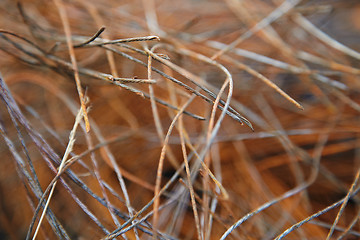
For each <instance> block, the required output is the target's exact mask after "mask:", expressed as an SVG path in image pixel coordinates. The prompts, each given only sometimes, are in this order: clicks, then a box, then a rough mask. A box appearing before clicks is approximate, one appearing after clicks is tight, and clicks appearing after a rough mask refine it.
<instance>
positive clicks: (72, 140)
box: [32, 109, 83, 240]
mask: <svg viewBox="0 0 360 240" xmlns="http://www.w3.org/2000/svg"><path fill="white" fill-rule="evenodd" d="M82 117H83V114H82V109H80V110H79V112H78V114H77V115H76V118H75V123H74V126H73V129H72V130H71V132H70V136H69V142H68V145H67V147H66V150H65V153H64V156H63V158H62V160H61V163H60V166H59V168H58V173H60V172H61V171H62V169H63V167H64V166H65V162H66V160H67V158H68V156H69V154H70V152H71V151H72V148H73V146H74V143H75V134H76V130H77V127H78V126H79V124H80V121H81V118H82ZM56 183H57V181H55V182H54V184H53V185H52V188H51V190H50V193H49V197H48V199H47V201H46V204H45V206H44V210H43V212H42V214H41V217H40V220H39V223H38V225H37V227H36V230H35V233H34V236H33V238H32V239H33V240H35V239H36V236H37V234H38V231H39V229H40V226H41V223H42V220H43V218H44V216H45V214H46V211H47V208H48V206H49V204H50V200H51V197H52V195H53V193H54V190H55V187H56Z"/></svg>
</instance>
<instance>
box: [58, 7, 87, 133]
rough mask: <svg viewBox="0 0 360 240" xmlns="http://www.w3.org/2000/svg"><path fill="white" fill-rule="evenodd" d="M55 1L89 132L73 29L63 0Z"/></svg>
mask: <svg viewBox="0 0 360 240" xmlns="http://www.w3.org/2000/svg"><path fill="white" fill-rule="evenodd" d="M54 3H55V5H56V7H57V8H58V11H59V14H60V18H61V21H62V23H63V27H64V31H65V35H66V43H67V46H68V49H69V54H70V59H71V64H72V65H73V68H74V78H75V83H76V88H77V91H78V94H79V98H80V103H81V109H82V110H83V116H84V121H85V126H86V131H87V132H89V131H90V123H89V118H88V115H87V112H86V105H85V99H84V93H83V90H82V87H81V82H80V77H79V71H78V66H77V62H76V58H75V52H74V47H73V43H72V39H71V30H70V25H69V20H68V17H67V14H66V11H65V7H64V4H63V2H62V0H54Z"/></svg>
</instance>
